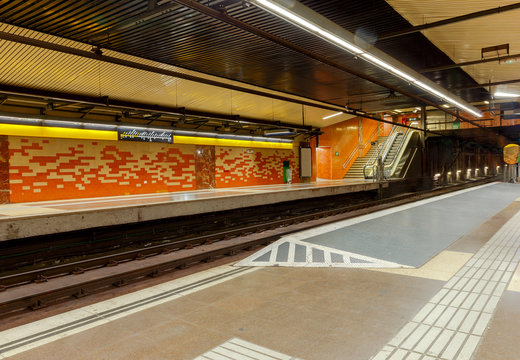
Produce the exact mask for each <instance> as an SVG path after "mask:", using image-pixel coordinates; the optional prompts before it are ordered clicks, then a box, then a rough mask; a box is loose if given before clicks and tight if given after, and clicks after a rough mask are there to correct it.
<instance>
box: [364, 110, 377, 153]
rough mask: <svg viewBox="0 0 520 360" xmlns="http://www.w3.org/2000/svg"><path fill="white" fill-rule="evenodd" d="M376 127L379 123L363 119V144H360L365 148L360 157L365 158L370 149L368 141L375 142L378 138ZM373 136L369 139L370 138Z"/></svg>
mask: <svg viewBox="0 0 520 360" xmlns="http://www.w3.org/2000/svg"><path fill="white" fill-rule="evenodd" d="M378 127H379V122H378V121H375V120H372V119H366V118H363V129H362V130H363V131H362V133H363V142H362V143H361V144H362V145H365V144H366V146H365V148H364V149H363V152H362V154H361V156H365V155H366V154H367V152H368V151H369V150H370V149H371V148H372V146H371V145H370V142H369V140H371V141H376V140H377V138H378V137H379V135H378V133H377V132H378ZM374 132H375V134H374ZM371 136H373V137H372V138H371V139H370V137H371Z"/></svg>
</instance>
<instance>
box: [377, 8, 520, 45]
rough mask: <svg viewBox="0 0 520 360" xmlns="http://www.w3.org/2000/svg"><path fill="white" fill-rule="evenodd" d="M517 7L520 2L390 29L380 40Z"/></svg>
mask: <svg viewBox="0 0 520 360" xmlns="http://www.w3.org/2000/svg"><path fill="white" fill-rule="evenodd" d="M516 9H520V3H515V4H511V5H507V6H499V7H496V8H492V9H488V10H482V11H476V12H472V13H470V14H465V15H460V16H455V17H452V18H449V19H444V20H440V21H434V22H432V23H429V24H424V25H418V26H412V27H409V28H407V29H403V30H397V31H390V32H387V33H384V34H382V35H381V36H379V40H386V39H391V38H394V37H397V36H402V35H408V34H413V33H416V32H419V31H422V30H427V29H431V28H434V27H439V26H443V25H448V24H454V23H457V22H461V21H466V20H471V19H476V18H479V17H483V16H488V15H493V14H499V13H502V12H506V11H511V10H516Z"/></svg>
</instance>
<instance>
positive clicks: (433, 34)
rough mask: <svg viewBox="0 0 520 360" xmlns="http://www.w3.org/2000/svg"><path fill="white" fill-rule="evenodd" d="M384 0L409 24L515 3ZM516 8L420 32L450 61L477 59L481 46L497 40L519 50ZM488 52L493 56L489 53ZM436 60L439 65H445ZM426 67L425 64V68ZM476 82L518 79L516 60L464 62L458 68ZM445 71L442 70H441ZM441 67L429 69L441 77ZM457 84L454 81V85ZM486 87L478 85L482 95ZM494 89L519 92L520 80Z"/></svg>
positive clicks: (503, 0)
mask: <svg viewBox="0 0 520 360" xmlns="http://www.w3.org/2000/svg"><path fill="white" fill-rule="evenodd" d="M388 3H389V4H390V5H391V6H392V7H393V8H394V9H395V10H396V11H398V12H399V13H400V14H401V15H402V16H403V17H404V18H405V19H406V20H408V21H409V22H410V23H411V24H412V25H414V26H417V25H422V24H424V23H431V22H434V21H439V20H444V19H449V18H453V17H456V16H461V15H465V14H468V13H474V12H477V11H483V10H487V9H489V8H495V7H504V6H507V5H511V4H516V3H517V1H514V0H495V1H486V0H472V1H464V0H458V1H453V0H435V1H428V0H414V1H407V0H388ZM519 15H520V9H519V10H514V11H507V12H500V13H497V14H493V15H488V16H484V17H479V18H475V19H469V20H466V21H462V22H456V23H453V24H448V25H444V26H440V27H435V28H432V29H427V30H424V31H423V32H422V33H423V34H424V36H425V37H426V38H427V39H429V40H430V41H431V42H432V43H433V44H435V46H437V47H438V48H439V49H440V50H442V51H443V52H444V53H445V54H446V55H448V57H449V58H450V60H451V61H453V62H455V63H464V62H469V61H473V60H479V59H481V49H482V48H486V47H492V46H496V45H501V44H509V48H510V54H511V55H512V54H520V38H519V37H518V16H519ZM489 56H496V54H495V55H491V54H489ZM446 64H449V62H446V63H445V64H439V65H446ZM427 67H430V66H426V67H425V68H427ZM462 69H463V70H464V71H465V72H466V73H467V74H468V75H470V76H471V77H472V78H473V79H474V80H475V81H476V82H477V83H479V84H486V83H489V82H491V83H495V82H503V81H508V80H513V79H520V61H518V62H516V63H511V64H509V63H508V64H500V63H499V62H498V61H493V62H487V63H482V64H474V65H468V66H464V67H463V68H462ZM444 71H445V70H444ZM444 71H434V72H431V73H430V76H431V77H432V78H433V79H436V78H443V77H444ZM456 86H458V85H456ZM488 90H489V88H481V92H482V94H483V95H486V91H488ZM491 90H492V93H494V92H495V91H501V92H510V93H519V94H520V81H519V82H516V83H511V84H503V85H497V86H492V87H491Z"/></svg>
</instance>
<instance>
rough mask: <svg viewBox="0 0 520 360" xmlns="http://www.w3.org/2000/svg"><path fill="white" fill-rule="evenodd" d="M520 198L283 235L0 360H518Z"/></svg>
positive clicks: (423, 206) (442, 202) (441, 201)
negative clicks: (256, 249) (254, 251)
mask: <svg viewBox="0 0 520 360" xmlns="http://www.w3.org/2000/svg"><path fill="white" fill-rule="evenodd" d="M519 197H520V185H516V184H505V183H492V184H487V185H483V186H478V187H474V188H470V189H466V190H461V191H457V192H453V193H450V194H446V195H442V196H438V197H435V198H430V199H426V200H421V201H417V202H415V203H410V204H406V205H402V206H398V207H394V208H391V209H386V210H382V211H379V212H375V213H372V214H369V215H364V216H361V217H358V218H354V219H348V220H344V221H340V222H337V223H334V224H329V225H324V226H321V227H318V228H315V229H311V230H305V231H302V232H300V233H295V234H291V235H289V236H286V237H285V238H282V239H280V240H279V241H277V242H275V243H273V244H271V245H269V246H268V247H265V248H263V249H261V250H259V251H258V252H256V253H253V254H251V253H250V254H248V255H249V256H247V257H246V258H245V259H241V260H240V261H238V262H233V263H232V264H226V265H221V266H219V267H215V268H212V269H209V270H206V271H202V272H198V273H195V274H191V275H188V276H185V277H182V278H178V279H175V280H171V281H167V282H164V283H160V284H157V285H155V286H152V287H149V288H146V289H142V290H139V291H136V292H132V293H128V294H126V295H122V296H118V297H115V298H113V299H109V300H106V301H102V302H98V303H95V304H90V305H87V306H84V307H81V308H77V309H75V310H71V311H67V312H64V313H61V314H58V315H54V316H51V317H48V318H46V319H42V320H38V321H35V322H31V323H28V324H25V325H21V326H17V327H13V328H11V329H7V330H4V331H2V332H0V359H2V358H9V359H13V360H29V359H39V360H46V359H176V360H177V359H179V360H180V359H187V360H191V359H197V360H208V359H212V360H216V359H217V360H222V359H225V360H229V359H271V360H272V359H287V360H289V359H304V360H335V359H338V360H343V359H348V360H369V359H372V360H433V359H444V360H452V359H458V360H470V359H473V360H498V359H500V360H518V358H519V353H518V346H517V343H518V334H519V333H520V310H519V307H518V304H519V303H520V270H519V268H518V263H519V261H520V199H519ZM6 327H8V326H5V324H4V326H2V328H4V329H5V328H6Z"/></svg>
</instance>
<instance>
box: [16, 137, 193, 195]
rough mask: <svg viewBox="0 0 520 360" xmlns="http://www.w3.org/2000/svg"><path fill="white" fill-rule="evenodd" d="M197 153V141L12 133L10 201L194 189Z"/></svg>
mask: <svg viewBox="0 0 520 360" xmlns="http://www.w3.org/2000/svg"><path fill="white" fill-rule="evenodd" d="M194 153H195V146H194V145H171V144H156V143H135V142H119V143H115V142H109V141H92V140H73V139H67V140H66V141H64V140H63V139H40V138H28V139H24V138H21V137H15V136H11V137H9V165H10V168H9V175H10V189H11V202H26V201H42V200H57V199H70V198H83V197H96V196H115V195H126V194H142V193H154V192H165V191H168V192H170V191H180V190H195V188H196V185H195V160H194Z"/></svg>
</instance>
